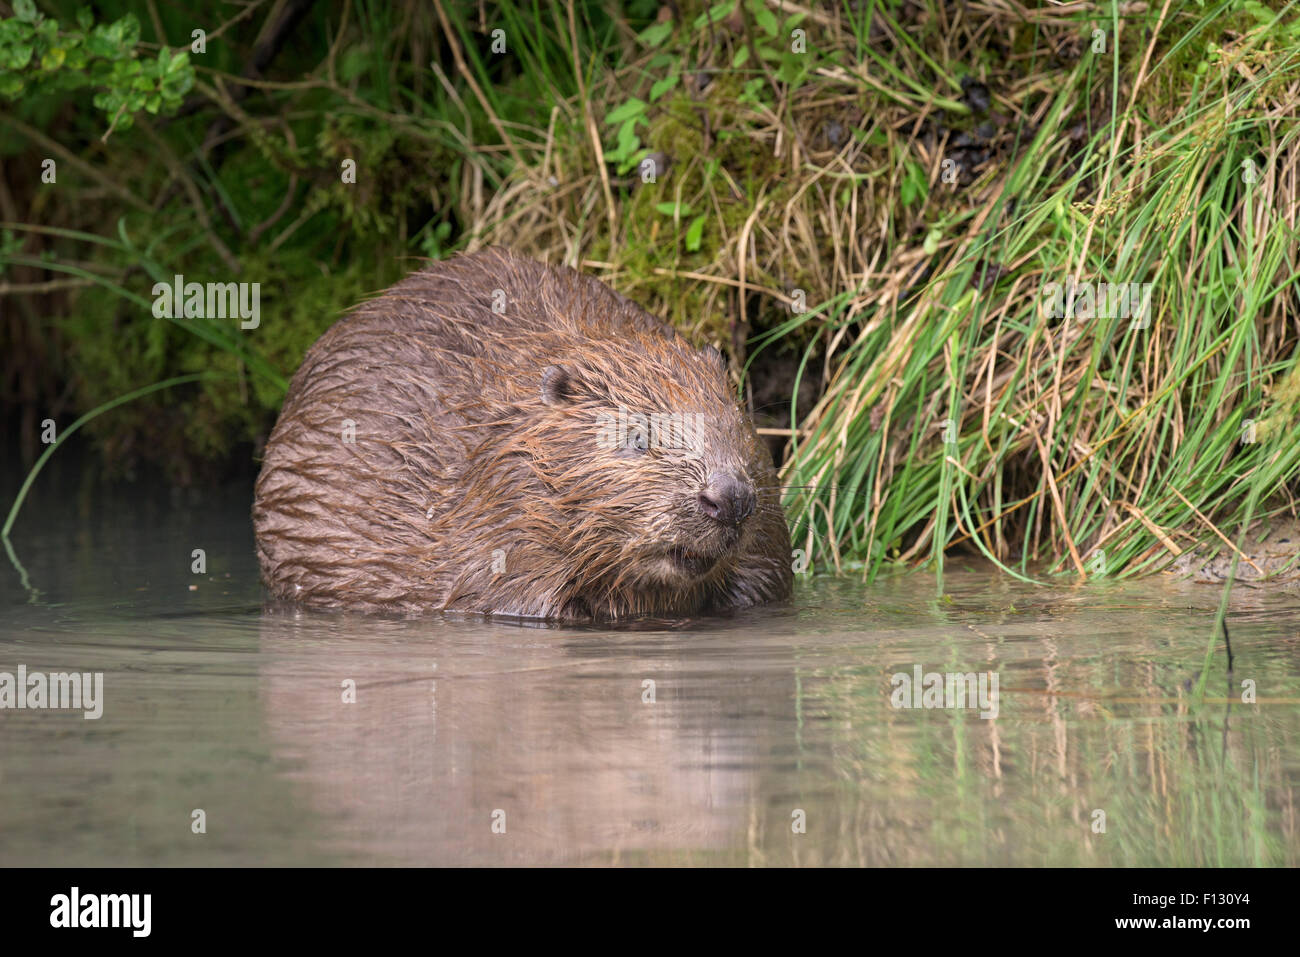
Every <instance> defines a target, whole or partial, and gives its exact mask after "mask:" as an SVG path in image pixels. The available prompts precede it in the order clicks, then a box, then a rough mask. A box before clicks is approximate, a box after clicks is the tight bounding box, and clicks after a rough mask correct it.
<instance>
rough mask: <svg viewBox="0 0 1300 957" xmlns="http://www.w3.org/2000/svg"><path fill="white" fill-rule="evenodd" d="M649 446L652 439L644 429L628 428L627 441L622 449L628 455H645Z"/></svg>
mask: <svg viewBox="0 0 1300 957" xmlns="http://www.w3.org/2000/svg"><path fill="white" fill-rule="evenodd" d="M648 448H650V440H649V439H648V438H647V437H646V434H645V432H644V431H643V430H642V429H628V430H627V441H626V442H625V443H624V445H623V448H622V449H620V451H621V452H622V453H623V454H624V455H627V456H633V455H645V453H646V450H647V449H648Z"/></svg>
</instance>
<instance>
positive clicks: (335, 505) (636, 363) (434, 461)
mask: <svg viewBox="0 0 1300 957" xmlns="http://www.w3.org/2000/svg"><path fill="white" fill-rule="evenodd" d="M253 524H254V529H255V532H256V542H257V555H258V561H259V563H260V565H261V570H262V577H263V579H264V581H265V582H266V584H267V586H268V588H269V589H270V591H271V593H272V594H273V595H274V596H275V597H277V598H282V599H290V600H294V601H299V602H302V603H305V604H308V605H315V606H321V607H331V608H347V609H357V610H362V611H378V610H393V611H397V612H404V613H411V612H427V611H433V610H447V611H463V612H472V613H478V614H485V615H499V616H509V617H516V618H538V619H559V620H565V621H583V620H607V619H608V620H616V619H623V618H632V617H640V616H656V617H659V616H681V615H693V614H710V613H721V612H727V611H730V610H734V609H738V608H743V607H747V606H752V605H756V604H760V603H764V602H769V601H774V600H780V599H783V598H785V597H787V596H788V595H789V593H790V589H791V583H792V578H793V574H792V570H791V563H790V558H791V551H790V535H789V530H788V528H787V526H786V521H785V515H784V513H783V512H782V510H781V503H780V488H779V486H778V484H777V476H776V471H775V469H774V468H773V463H772V458H771V455H770V454H769V453H768V451H767V449H766V447H765V446H764V445H763V443H762V442H761V441H760V440H759V438H758V435H757V433H756V432H755V431H754V427H753V424H752V423H751V421H750V419H749V417H748V416H747V415H746V413H745V412H744V411H743V410H742V409H741V408H740V406H739V405H738V404H737V401H736V395H735V392H734V389H733V388H732V387H731V386H730V384H729V381H728V373H727V364H726V360H725V359H724V358H723V357H722V355H721V353H719V352H718V351H717V350H716V349H712V348H709V349H705V350H697V349H695V348H694V347H692V346H691V345H690V344H688V343H687V342H686V340H685V339H684V338H682V336H680V335H679V334H678V333H677V332H676V331H675V330H674V329H673V328H672V327H670V326H669V325H667V324H666V323H664V322H662V321H661V320H659V319H658V318H656V317H655V316H653V315H651V314H650V313H649V312H647V311H646V310H644V309H642V308H641V307H640V306H638V305H636V304H635V303H633V302H632V301H631V300H629V299H626V298H624V297H623V296H621V295H619V294H618V293H616V292H614V291H613V290H612V289H610V288H609V287H608V286H606V285H604V284H603V283H601V282H599V281H597V280H596V279H594V278H592V277H590V276H586V275H583V274H582V273H579V272H577V271H576V270H573V269H569V268H567V267H559V266H552V265H545V264H543V263H539V262H535V261H533V260H530V259H526V258H523V257H521V256H518V255H515V254H514V253H512V252H510V251H508V250H505V249H499V248H491V249H486V250H482V251H480V252H477V253H473V254H469V255H463V256H459V257H456V258H454V259H450V260H446V261H441V262H434V263H431V264H429V265H428V266H427V267H425V268H424V269H422V270H419V271H417V272H414V273H412V274H411V275H409V276H407V277H406V278H405V279H403V280H401V281H400V282H398V283H397V284H396V285H394V286H392V287H391V288H390V289H388V290H387V291H386V292H384V293H383V294H381V295H380V296H378V297H376V298H374V299H372V300H369V301H367V302H365V303H363V304H361V305H360V306H358V307H356V308H355V309H354V310H352V311H351V312H350V313H349V314H348V315H346V316H344V317H343V318H342V319H340V320H339V321H338V322H336V323H335V324H334V325H333V326H332V327H331V328H330V329H328V330H327V331H326V332H325V333H324V335H322V336H321V337H320V339H318V340H317V342H316V343H315V345H313V346H312V347H311V349H310V350H308V352H307V355H306V357H305V358H304V360H303V363H302V366H301V367H300V368H299V369H298V372H297V373H296V374H295V375H294V377H293V381H292V382H291V383H290V387H289V392H288V395H287V397H286V399H285V402H284V406H283V408H282V409H281V411H280V417H279V420H278V421H277V423H276V425H275V428H274V429H273V430H272V432H271V435H270V437H269V439H268V441H267V445H266V450H265V456H264V459H263V463H262V469H261V473H260V474H259V476H258V479H257V485H256V494H255V500H254V505H253Z"/></svg>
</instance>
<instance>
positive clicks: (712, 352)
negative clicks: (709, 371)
mask: <svg viewBox="0 0 1300 957" xmlns="http://www.w3.org/2000/svg"><path fill="white" fill-rule="evenodd" d="M700 355H702V356H704V358H706V359H708V360H709V361H710V362H713V363H716V364H717V365H718V367H719V368H721V369H722V371H723V372H730V371H731V368H730V366H728V364H727V357H726V356H724V355H723V354H722V352H721V350H719V349H718V347H717V346H713V345H709V346H705V347H704V348H703V349H701V350H700Z"/></svg>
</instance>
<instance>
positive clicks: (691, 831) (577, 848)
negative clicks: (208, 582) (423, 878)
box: [262, 610, 789, 864]
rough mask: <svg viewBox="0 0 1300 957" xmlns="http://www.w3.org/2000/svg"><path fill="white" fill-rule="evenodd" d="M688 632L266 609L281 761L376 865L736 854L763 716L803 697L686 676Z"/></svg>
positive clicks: (704, 675) (731, 678) (748, 683)
mask: <svg viewBox="0 0 1300 957" xmlns="http://www.w3.org/2000/svg"><path fill="white" fill-rule="evenodd" d="M340 635H348V636H351V637H346V638H344V637H339V636H340ZM690 638H691V636H663V635H620V636H615V637H614V638H612V639H611V638H609V637H607V636H601V635H598V634H595V633H588V634H582V633H575V632H557V631H542V630H531V629H522V628H512V627H507V626H498V625H492V624H485V623H482V622H465V623H457V624H455V625H454V626H450V627H449V626H448V624H447V623H445V622H437V623H432V622H430V623H421V622H413V621H385V620H382V619H375V618H369V617H355V618H353V617H349V618H340V617H338V616H328V617H321V616H313V615H310V614H306V613H293V612H285V611H276V610H268V613H267V615H266V616H265V617H264V619H263V625H262V653H263V659H264V660H263V667H262V674H263V695H262V696H263V700H264V702H265V710H266V722H267V727H268V729H269V733H270V736H271V741H272V753H273V755H274V758H275V760H276V762H277V764H278V765H279V766H280V767H281V768H282V769H283V771H284V773H285V774H286V775H288V776H290V777H293V778H295V779H297V780H299V781H300V782H301V783H302V784H303V785H304V788H303V792H302V793H303V800H304V802H305V803H307V804H309V805H310V806H311V809H312V810H313V811H314V812H316V813H318V814H320V815H321V816H322V818H323V819H324V826H325V827H326V829H327V830H328V831H329V832H330V833H331V834H332V835H334V839H333V841H332V842H331V843H334V844H335V846H336V847H338V849H340V850H347V851H352V852H355V853H358V854H360V855H361V856H362V857H363V858H365V859H369V860H372V861H374V862H376V863H383V862H388V861H394V862H403V863H421V862H422V863H436V864H455V863H530V862H552V863H556V862H583V861H591V862H593V863H595V862H604V861H618V860H622V861H631V860H637V859H644V860H647V861H654V860H656V859H661V860H665V861H667V860H673V861H679V860H682V859H683V855H682V854H680V853H679V852H680V851H688V852H695V851H698V852H699V860H700V861H703V860H706V859H714V858H717V857H718V856H719V852H722V856H723V857H724V858H725V857H727V856H729V855H728V854H727V853H726V852H728V851H733V852H734V851H737V850H740V849H741V848H743V847H744V845H745V843H746V840H747V838H746V830H747V826H748V818H749V814H748V813H747V810H746V809H747V808H748V807H749V806H750V804H751V799H752V795H753V791H754V782H753V781H752V769H753V768H754V766H755V760H754V758H755V749H756V748H757V747H759V740H760V735H761V734H762V732H763V728H764V726H765V724H766V720H767V719H766V717H765V716H764V715H763V714H762V713H761V704H760V703H761V702H767V703H769V704H770V702H771V701H773V700H781V699H783V698H785V697H786V695H787V694H788V689H786V688H784V686H783V687H782V688H781V689H780V690H778V689H777V688H774V687H762V686H761V685H762V684H765V683H766V682H767V681H769V680H771V681H775V682H781V683H782V684H783V685H784V682H787V681H788V680H789V679H788V676H786V677H785V678H784V679H782V678H780V677H779V676H774V677H773V678H771V679H764V678H760V679H758V681H755V678H754V675H753V673H752V671H749V670H748V669H747V670H746V672H743V673H742V672H740V671H738V670H735V669H734V667H733V666H731V665H729V664H728V662H727V661H726V660H723V659H721V658H712V659H711V658H710V657H709V656H708V655H707V653H705V654H704V655H703V656H702V657H700V656H696V655H694V654H693V655H692V656H691V657H690V659H689V661H690V663H689V664H687V663H686V661H685V660H683V655H682V654H681V652H682V651H684V650H686V645H687V643H688V640H689V639H690ZM611 642H613V643H612V644H611ZM673 649H676V650H675V651H674V650H673ZM647 680H651V681H654V682H655V688H654V695H655V698H656V700H655V702H654V703H646V699H647V698H648V697H649V692H648V689H647V687H646V686H645V685H644V682H645V681H647ZM347 682H355V703H348V702H345V698H350V697H351V696H350V695H349V694H348V690H349V686H347V684H346V683H347ZM494 823H495V824H496V829H495V831H494ZM502 827H504V833H497V832H498V831H500V830H501V829H502ZM687 859H695V856H694V854H691V855H688V857H687Z"/></svg>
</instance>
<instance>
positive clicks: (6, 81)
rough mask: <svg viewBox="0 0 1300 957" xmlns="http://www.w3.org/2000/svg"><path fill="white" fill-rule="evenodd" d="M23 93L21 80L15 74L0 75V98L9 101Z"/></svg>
mask: <svg viewBox="0 0 1300 957" xmlns="http://www.w3.org/2000/svg"><path fill="white" fill-rule="evenodd" d="M22 91H23V78H22V77H21V76H19V75H18V74H17V73H0V96H7V97H9V98H10V99H13V98H14V97H16V96H17V95H18V94H19V93H21V92H22Z"/></svg>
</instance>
